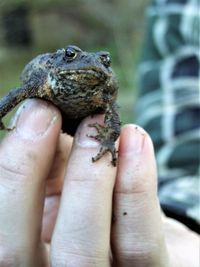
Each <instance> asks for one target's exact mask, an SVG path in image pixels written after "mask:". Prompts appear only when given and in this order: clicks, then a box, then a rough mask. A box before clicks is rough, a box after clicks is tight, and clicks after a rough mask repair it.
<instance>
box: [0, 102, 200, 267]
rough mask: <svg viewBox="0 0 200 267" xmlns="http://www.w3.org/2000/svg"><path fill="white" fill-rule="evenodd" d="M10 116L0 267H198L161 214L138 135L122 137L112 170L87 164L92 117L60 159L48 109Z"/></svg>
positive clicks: (151, 163)
mask: <svg viewBox="0 0 200 267" xmlns="http://www.w3.org/2000/svg"><path fill="white" fill-rule="evenodd" d="M20 112H21V113H20ZM20 112H18V115H17V116H16V118H15V122H14V124H16V129H15V130H13V131H11V132H10V133H8V134H7V136H6V137H5V138H4V140H3V141H2V143H1V145H0V267H5V266H6V267H11V266H12V267H15V266H20V267H36V266H37V267H41V266H44V267H47V266H52V267H62V266H69V267H90V266H92V267H93V266H98V267H111V266H113V267H129V266H131V267H146V266H148V267H165V266H167V267H186V266H187V267H197V266H198V262H197V261H198V238H197V236H196V235H195V234H194V233H192V232H190V231H189V230H188V229H187V228H185V227H184V226H182V225H181V224H179V223H178V222H173V221H171V220H169V219H167V218H165V217H164V216H162V214H161V211H160V206H159V202H158V199H157V189H156V187H157V186H156V184H157V181H156V165H155V159H154V152H153V146H152V143H151V140H150V138H149V136H148V135H147V133H145V132H144V131H143V130H142V129H141V128H139V127H136V126H134V125H127V126H125V127H123V128H122V132H121V136H120V140H119V142H118V143H119V160H118V166H117V168H114V167H113V166H112V165H111V164H110V155H109V154H108V155H107V154H106V155H105V156H104V157H103V158H101V159H100V160H99V161H98V162H96V163H92V162H91V158H92V156H94V155H95V154H96V153H97V152H98V150H99V144H98V142H96V141H94V140H93V139H91V138H88V137H87V134H94V133H95V130H94V129H93V128H90V127H88V126H87V125H88V124H89V123H91V122H93V121H97V120H98V121H101V120H102V116H95V117H94V118H87V119H85V120H84V121H83V123H82V124H81V125H80V127H79V129H78V130H77V133H76V136H75V140H74V142H73V148H72V151H71V153H70V150H71V139H70V138H69V137H67V136H66V135H60V127H61V117H60V114H59V111H58V110H57V109H56V108H55V107H53V106H52V105H50V104H47V103H45V102H43V101H41V100H28V101H27V102H26V104H25V107H24V108H21V109H20ZM64 176H65V179H63V177H64ZM61 190H62V197H61V200H60V192H61ZM44 202H45V208H44V213H43V204H44ZM58 207H59V211H58ZM57 212H58V215H57ZM162 217H163V218H162ZM111 218H113V219H112V220H111ZM55 221H56V226H55V228H54V222H55ZM42 225H43V227H42ZM41 236H42V238H41ZM51 239H52V240H51ZM49 240H51V248H50V249H48V247H47V246H45V243H44V241H49ZM111 251H112V260H111Z"/></svg>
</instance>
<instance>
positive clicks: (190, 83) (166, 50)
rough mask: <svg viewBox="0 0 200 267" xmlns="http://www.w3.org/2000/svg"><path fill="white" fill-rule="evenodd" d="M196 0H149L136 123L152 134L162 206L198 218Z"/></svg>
mask: <svg viewBox="0 0 200 267" xmlns="http://www.w3.org/2000/svg"><path fill="white" fill-rule="evenodd" d="M199 6H200V1H199V0H154V1H153V2H152V4H151V5H150V6H149V8H148V10H147V31H146V40H145V45H144V49H143V57H142V60H141V62H140V65H139V89H140V91H139V99H138V102H137V103H138V105H137V110H136V117H137V123H138V124H140V125H141V126H143V127H144V128H145V129H146V130H147V131H148V132H149V133H150V135H151V137H152V139H153V141H154V145H155V150H156V155H157V163H158V170H159V196H160V201H161V205H162V206H163V207H164V210H165V209H166V210H169V211H172V212H174V213H177V214H180V216H185V217H188V218H190V219H192V220H194V221H195V223H197V224H198V223H200V217H199V216H200V199H199V196H198V193H199V192H198V188H199V162H200V161H199V156H200V154H199V153H200V145H199V144H200V142H199V140H200V106H199V104H200V91H199V87H200V78H199V74H200V12H199Z"/></svg>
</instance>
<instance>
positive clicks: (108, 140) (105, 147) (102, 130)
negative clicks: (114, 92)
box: [89, 103, 120, 166]
mask: <svg viewBox="0 0 200 267" xmlns="http://www.w3.org/2000/svg"><path fill="white" fill-rule="evenodd" d="M104 124H105V125H101V124H99V123H93V124H90V125H89V126H90V127H94V128H95V129H96V130H97V135H92V136H91V135H90V136H89V137H92V138H94V139H95V140H97V141H99V142H100V144H101V148H100V151H99V153H98V154H97V155H96V156H95V157H93V158H92V161H93V162H95V161H97V160H98V159H100V158H101V157H102V156H103V155H104V154H105V153H106V152H110V153H111V155H112V161H111V162H112V165H113V166H116V162H117V151H116V149H115V141H116V140H117V138H118V136H119V134H120V120H119V113H118V108H117V105H116V104H115V103H113V104H112V105H109V106H108V107H107V109H106V113H105V119H104Z"/></svg>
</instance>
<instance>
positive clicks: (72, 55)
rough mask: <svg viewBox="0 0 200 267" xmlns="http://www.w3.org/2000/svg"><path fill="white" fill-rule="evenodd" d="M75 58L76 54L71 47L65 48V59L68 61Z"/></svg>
mask: <svg viewBox="0 0 200 267" xmlns="http://www.w3.org/2000/svg"><path fill="white" fill-rule="evenodd" d="M76 56H77V52H76V51H75V50H74V49H73V48H72V47H67V48H66V49H65V58H66V59H68V60H73V59H75V58H76Z"/></svg>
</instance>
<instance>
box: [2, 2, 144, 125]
mask: <svg viewBox="0 0 200 267" xmlns="http://www.w3.org/2000/svg"><path fill="white" fill-rule="evenodd" d="M148 2H149V1H148V0H140V1H126V2H124V1H121V0H110V1H107V0H101V1H100V0H84V1H83V0H82V1H81V0H57V1H53V0H43V1H39V0H35V1H31V0H0V97H1V96H3V95H4V94H5V93H6V92H8V91H9V90H10V89H11V88H13V87H17V86H19V85H20V74H21V71H22V69H23V68H24V66H25V64H26V63H28V62H29V61H30V60H31V59H32V58H33V57H35V56H36V55H38V54H41V53H45V52H53V51H55V50H57V48H61V47H65V46H67V45H68V44H76V45H78V46H80V47H81V48H82V49H83V50H87V51H98V50H106V51H109V52H110V53H111V58H112V66H113V69H114V71H115V72H116V73H117V77H118V80H119V84H120V91H119V104H120V106H121V108H120V112H121V117H122V123H126V122H132V121H133V106H134V101H135V95H136V91H137V86H136V66H137V62H138V59H139V55H140V51H141V44H142V39H143V30H144V12H145V8H146V6H147V3H148ZM10 116H11V114H9V116H8V117H7V118H6V121H8V120H9V119H10Z"/></svg>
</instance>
